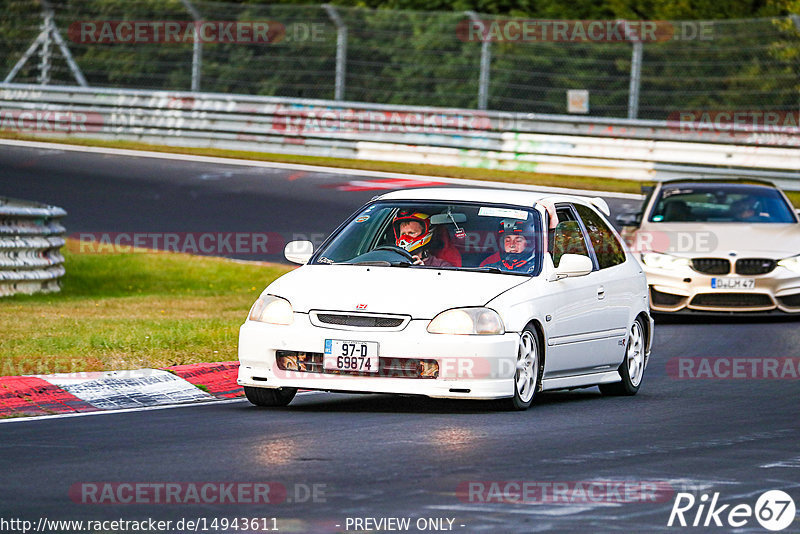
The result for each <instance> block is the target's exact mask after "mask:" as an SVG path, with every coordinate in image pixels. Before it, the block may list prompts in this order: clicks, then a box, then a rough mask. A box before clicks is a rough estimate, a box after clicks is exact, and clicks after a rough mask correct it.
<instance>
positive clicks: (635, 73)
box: [617, 20, 644, 119]
mask: <svg viewBox="0 0 800 534" xmlns="http://www.w3.org/2000/svg"><path fill="white" fill-rule="evenodd" d="M617 24H621V25H622V29H623V31H624V32H625V38H626V39H627V40H628V41H630V42H631V43H632V44H633V51H632V52H631V76H630V78H631V79H630V85H629V87H628V118H629V119H635V118H637V117H638V115H639V88H640V87H641V85H642V53H643V52H644V45H643V44H642V38H641V36H639V35H638V34H637V33H636V32H632V31H631V29H630V28H629V27H628V21H626V20H618V21H617Z"/></svg>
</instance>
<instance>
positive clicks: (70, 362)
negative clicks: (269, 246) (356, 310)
mask: <svg viewBox="0 0 800 534" xmlns="http://www.w3.org/2000/svg"><path fill="white" fill-rule="evenodd" d="M65 257H66V269H67V274H66V275H65V276H64V278H63V283H62V285H63V290H62V292H61V293H54V294H43V295H42V294H40V295H16V296H13V297H7V298H3V299H0V324H2V325H3V335H2V337H0V376H8V375H20V374H48V373H56V372H80V371H100V370H113V369H136V368H141V367H164V366H168V365H178V364H187V363H198V362H212V361H229V360H235V359H236V346H237V338H238V328H239V325H241V324H242V322H244V319H245V317H246V315H247V311H248V310H249V308H250V306H251V305H252V303H253V301H254V300H255V298H256V297H257V295H258V294H259V293H260V292H261V290H262V289H263V288H264V287H265V286H266V285H267V284H269V283H270V282H271V281H272V280H274V279H275V278H277V277H278V276H280V275H281V274H283V273H285V272H288V271H289V270H291V268H290V267H286V266H281V265H275V264H266V263H242V262H234V261H230V260H225V259H221V258H208V257H198V256H190V255H187V254H175V253H141V252H130V253H124V254H123V253H115V254H81V253H79V245H78V244H77V242H75V241H72V240H70V241H68V245H67V247H66V249H65Z"/></svg>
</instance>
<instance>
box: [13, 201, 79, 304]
mask: <svg viewBox="0 0 800 534" xmlns="http://www.w3.org/2000/svg"><path fill="white" fill-rule="evenodd" d="M66 214H67V212H66V211H64V210H63V209H61V208H58V207H56V206H47V205H44V204H39V203H35V202H27V201H24V200H15V199H11V198H6V197H0V297H3V296H8V295H14V294H16V293H39V292H43V293H49V292H54V291H59V290H60V289H61V286H60V282H59V280H60V278H61V277H62V276H63V275H64V256H62V255H61V252H60V249H61V247H62V246H64V243H65V241H64V233H65V231H66V230H65V228H64V227H63V226H62V225H61V218H62V217H64V216H65V215H66Z"/></svg>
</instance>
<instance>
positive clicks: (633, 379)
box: [598, 317, 647, 396]
mask: <svg viewBox="0 0 800 534" xmlns="http://www.w3.org/2000/svg"><path fill="white" fill-rule="evenodd" d="M646 346H647V340H646V338H645V335H644V325H643V324H642V320H641V318H639V317H637V318H636V320H635V321H634V322H633V325H631V329H630V331H629V332H628V346H627V348H626V349H625V359H624V360H623V361H622V364H620V366H619V374H620V376H621V377H622V381H621V382H614V383H611V384H600V385H599V386H598V387H599V388H600V392H601V393H602V394H603V395H627V396H630V395H636V393H637V392H638V391H639V387H640V386H641V385H642V377H643V375H644V353H645V347H646Z"/></svg>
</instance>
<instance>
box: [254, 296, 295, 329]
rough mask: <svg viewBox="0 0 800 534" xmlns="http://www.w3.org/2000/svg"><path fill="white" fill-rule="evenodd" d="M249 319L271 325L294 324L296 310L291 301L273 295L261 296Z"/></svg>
mask: <svg viewBox="0 0 800 534" xmlns="http://www.w3.org/2000/svg"><path fill="white" fill-rule="evenodd" d="M248 319H250V320H251V321H260V322H262V323H270V324H283V325H287V324H292V321H293V320H294V310H292V305H291V304H289V301H288V300H286V299H282V298H280V297H275V296H273V295H261V296H260V297H258V300H257V301H256V303H255V304H253V307H252V308H250V315H249V316H248Z"/></svg>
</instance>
